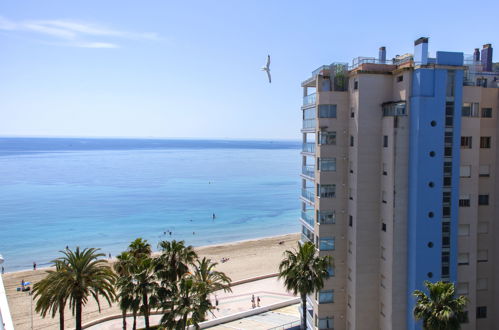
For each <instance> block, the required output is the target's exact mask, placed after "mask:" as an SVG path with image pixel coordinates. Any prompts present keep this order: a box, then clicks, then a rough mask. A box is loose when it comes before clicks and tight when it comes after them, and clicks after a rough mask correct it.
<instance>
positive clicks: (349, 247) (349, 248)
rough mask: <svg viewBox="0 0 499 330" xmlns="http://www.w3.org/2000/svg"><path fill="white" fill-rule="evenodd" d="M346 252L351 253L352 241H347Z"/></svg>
mask: <svg viewBox="0 0 499 330" xmlns="http://www.w3.org/2000/svg"><path fill="white" fill-rule="evenodd" d="M348 253H352V241H348Z"/></svg>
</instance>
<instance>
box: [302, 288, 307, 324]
mask: <svg viewBox="0 0 499 330" xmlns="http://www.w3.org/2000/svg"><path fill="white" fill-rule="evenodd" d="M301 308H302V309H301V312H302V313H301V314H302V316H301V317H302V319H301V328H302V329H307V295H305V294H301Z"/></svg>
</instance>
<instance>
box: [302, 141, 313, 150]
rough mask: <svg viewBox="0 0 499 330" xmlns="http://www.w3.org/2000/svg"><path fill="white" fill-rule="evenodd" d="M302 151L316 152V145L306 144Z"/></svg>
mask: <svg viewBox="0 0 499 330" xmlns="http://www.w3.org/2000/svg"><path fill="white" fill-rule="evenodd" d="M302 151H303V152H315V143H310V142H307V143H304V144H303V146H302Z"/></svg>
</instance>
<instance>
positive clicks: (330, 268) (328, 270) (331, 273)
mask: <svg viewBox="0 0 499 330" xmlns="http://www.w3.org/2000/svg"><path fill="white" fill-rule="evenodd" d="M327 276H329V277H334V267H329V268H328V269H327Z"/></svg>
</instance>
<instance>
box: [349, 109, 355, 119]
mask: <svg viewBox="0 0 499 330" xmlns="http://www.w3.org/2000/svg"><path fill="white" fill-rule="evenodd" d="M350 118H355V109H354V108H350Z"/></svg>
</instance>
